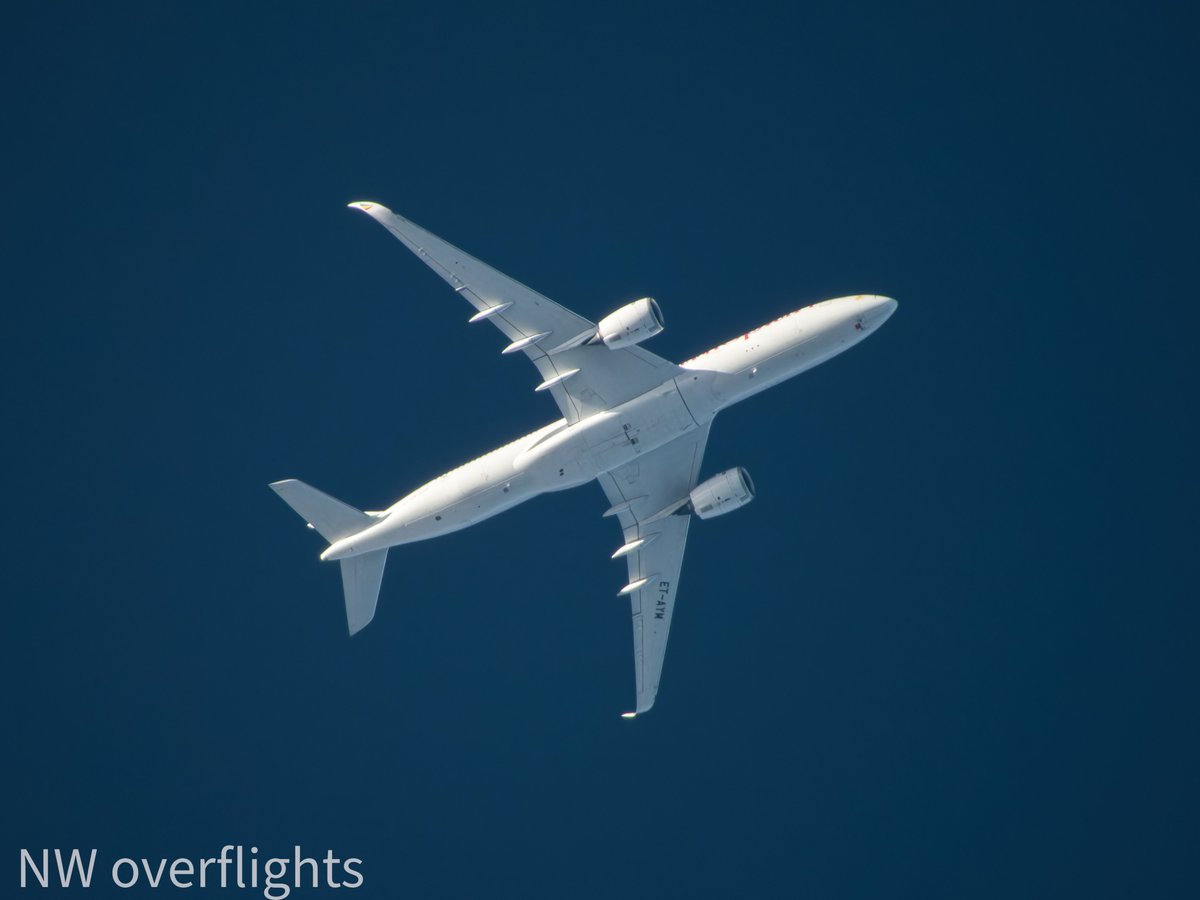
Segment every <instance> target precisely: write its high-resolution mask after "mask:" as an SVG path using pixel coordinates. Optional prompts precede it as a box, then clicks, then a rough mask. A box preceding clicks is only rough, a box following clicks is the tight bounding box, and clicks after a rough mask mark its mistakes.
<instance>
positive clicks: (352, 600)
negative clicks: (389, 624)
mask: <svg viewBox="0 0 1200 900" xmlns="http://www.w3.org/2000/svg"><path fill="white" fill-rule="evenodd" d="M341 562H342V590H344V591H345V592H346V624H347V625H349V626H350V633H351V634H355V633H357V632H359V631H362V630H363V629H364V628H366V627H367V626H368V625H369V624H371V620H372V619H373V618H375V604H376V603H377V602H378V601H379V586H380V584H382V583H383V566H384V563H386V562H387V547H384V548H383V549H382V550H372V551H371V552H370V553H364V554H363V555H362V556H352V557H350V558H349V559H343V560H342V561H341Z"/></svg>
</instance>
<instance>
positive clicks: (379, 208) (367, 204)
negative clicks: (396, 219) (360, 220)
mask: <svg viewBox="0 0 1200 900" xmlns="http://www.w3.org/2000/svg"><path fill="white" fill-rule="evenodd" d="M346 207H347V208H348V209H361V210H362V211H363V212H365V213H366V214H367V215H368V216H375V215H377V214H379V213H390V212H391V210H390V209H388V208H387V207H386V206H384V205H383V204H382V203H376V202H375V201H374V200H352V201H351V202H349V203H347V204H346Z"/></svg>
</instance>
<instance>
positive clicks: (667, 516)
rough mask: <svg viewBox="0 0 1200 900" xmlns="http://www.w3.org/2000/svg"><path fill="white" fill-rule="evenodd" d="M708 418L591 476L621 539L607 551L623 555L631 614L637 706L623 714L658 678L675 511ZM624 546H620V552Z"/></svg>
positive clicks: (672, 571) (674, 578) (642, 703)
mask: <svg viewBox="0 0 1200 900" xmlns="http://www.w3.org/2000/svg"><path fill="white" fill-rule="evenodd" d="M710 425H711V422H710V423H709V424H708V425H704V426H702V427H701V428H698V429H696V430H695V431H692V432H689V433H688V434H685V435H683V436H681V437H678V438H676V439H675V440H673V441H672V442H671V443H669V444H666V445H664V446H662V447H659V448H658V449H657V450H654V451H651V452H650V453H647V454H646V455H645V456H642V457H639V458H638V459H636V460H634V461H633V462H630V463H626V464H625V465H623V466H618V467H617V468H615V469H613V470H612V471H611V472H606V473H605V474H603V475H601V476H600V478H599V479H598V480H599V482H600V486H601V487H602V488H603V489H604V493H605V495H606V496H607V497H608V501H609V503H610V504H611V506H610V508H609V512H608V513H605V515H609V514H612V515H616V516H617V517H618V520H619V521H620V523H621V531H622V533H623V534H624V536H625V544H624V545H623V546H622V547H621V548H620V549H619V550H618V551H617V554H614V555H623V556H625V558H626V560H627V561H628V568H629V583H628V584H627V585H626V587H625V589H624V591H623V592H622V593H627V594H629V601H630V612H631V614H632V616H633V668H634V675H635V678H636V681H637V707H636V708H635V711H634V712H632V713H626V716H628V717H632V716H634V715H637V713H643V712H645V711H646V710H648V709H650V707H651V706H653V705H654V698H655V696H656V695H657V694H658V684H659V681H660V680H661V678H662V667H663V659H664V658H665V657H666V653H667V636H668V633H669V632H670V630H671V615H672V613H673V612H674V611H675V595H676V591H677V589H678V587H679V571H680V569H681V568H682V566H683V550H684V546H685V545H686V543H687V533H688V525H689V524H690V523H691V519H692V517H691V516H690V515H689V514H687V513H686V512H685V513H679V512H678V510H679V509H680V507H682V506H683V505H684V504H685V503H686V502H687V498H688V493H689V492H690V491H691V489H692V488H693V487H695V486H696V478H697V476H698V475H699V474H700V461H701V460H702V459H703V457H704V445H705V444H706V443H707V442H708V431H709V427H710ZM622 551H624V552H622Z"/></svg>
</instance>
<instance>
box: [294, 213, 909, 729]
mask: <svg viewBox="0 0 1200 900" xmlns="http://www.w3.org/2000/svg"><path fill="white" fill-rule="evenodd" d="M349 206H350V207H351V208H354V209H359V210H362V211H363V212H364V213H366V214H367V215H368V216H370V217H371V218H373V219H374V220H375V221H376V222H378V223H379V224H380V225H382V226H383V227H384V228H386V229H387V230H388V231H390V232H391V233H392V234H393V235H394V236H395V237H396V238H398V239H399V240H400V242H401V243H402V244H404V245H405V246H406V247H407V248H408V249H409V250H411V251H412V252H413V253H415V254H416V255H417V256H418V257H419V258H420V260H421V261H422V262H423V263H425V264H426V265H428V266H429V267H430V268H431V269H433V270H434V271H435V272H436V273H437V274H438V275H439V276H441V277H442V278H443V279H444V280H445V281H447V282H448V283H449V284H450V286H451V287H452V288H453V289H454V291H455V293H457V294H459V295H460V296H461V297H462V298H463V299H465V300H466V301H467V302H468V303H470V304H471V306H473V307H474V308H475V314H474V315H473V316H471V317H470V319H469V320H468V321H470V322H490V323H491V324H492V325H494V326H496V327H497V328H498V329H499V330H500V332H501V333H502V334H503V335H504V337H505V338H506V339H507V340H508V341H509V343H508V345H507V346H506V347H505V348H504V349H503V350H501V353H505V354H513V353H523V354H525V356H526V357H528V358H529V360H530V361H531V362H532V363H533V365H534V366H535V367H536V368H537V370H538V373H539V374H540V375H541V378H542V381H541V383H540V384H538V385H537V387H535V388H534V390H535V391H537V392H545V393H548V394H549V395H550V396H551V397H553V398H554V401H555V403H557V404H558V409H559V412H560V413H561V414H562V417H561V418H559V419H557V420H556V421H554V422H551V423H550V424H549V425H546V426H544V427H542V428H539V429H538V430H537V431H534V432H532V433H531V434H527V435H525V436H523V437H519V438H517V439H516V440H515V441H512V442H511V443H508V444H505V445H504V446H502V447H499V448H497V449H495V450H493V451H491V452H490V453H486V454H484V455H483V456H481V457H479V458H478V459H474V460H472V461H471V462H468V463H466V464H465V465H462V466H459V467H458V468H457V469H454V470H452V471H450V472H447V473H446V474H444V475H441V476H439V477H438V478H435V479H434V480H433V481H430V482H429V483H428V484H425V485H423V486H421V487H419V488H417V489H416V490H415V491H413V492H412V493H411V494H408V495H407V496H405V497H403V498H401V499H400V500H398V501H397V502H396V503H394V504H393V505H392V506H390V507H388V508H387V509H385V510H379V511H370V512H362V511H360V510H358V509H355V508H354V507H352V506H348V505H347V504H345V503H342V502H341V501H340V500H336V499H334V498H333V497H330V496H329V495H327V494H324V493H322V492H321V491H318V490H317V489H316V488H313V487H310V486H309V485H307V484H305V483H304V482H302V481H297V480H295V479H286V480H284V481H277V482H275V483H273V484H272V485H271V488H272V489H274V491H275V492H276V493H277V494H278V495H279V496H280V497H281V498H282V499H283V500H284V501H285V502H286V503H287V504H288V505H289V506H291V507H292V509H293V510H295V511H296V512H297V513H299V514H300V515H301V516H302V517H303V518H304V520H305V521H306V522H307V523H308V527H309V528H312V529H314V530H315V531H316V532H317V533H318V534H320V535H321V537H323V538H324V539H325V540H326V541H328V542H329V546H328V547H327V548H326V549H325V551H324V552H323V553H322V554H321V557H320V558H321V559H322V560H326V561H332V560H336V561H337V562H338V563H340V565H341V573H342V588H343V591H344V594H345V603H346V620H347V624H348V625H349V629H350V634H352V635H353V634H355V633H357V632H359V631H361V630H362V629H363V628H365V627H366V626H367V625H368V624H369V623H370V622H371V620H372V619H373V618H374V616H375V607H376V604H377V602H378V599H379V588H380V584H381V582H382V580H383V569H384V564H385V562H386V561H387V553H388V550H389V549H390V548H391V547H397V546H400V545H401V544H411V543H413V542H416V541H423V540H428V539H429V538H434V537H438V536H440V535H444V534H450V533H451V532H455V531H459V530H460V529H463V528H467V527H468V526H471V525H475V524H477V523H479V522H482V521H483V520H485V519H489V518H491V517H492V516H495V515H498V514H499V513H502V512H504V511H505V510H507V509H511V508H512V507H514V506H516V505H517V504H520V503H524V502H525V501H527V500H532V499H533V498H534V497H537V496H538V495H540V494H544V493H547V492H549V491H561V490H565V489H567V488H573V487H577V486H579V485H582V484H587V483H588V482H591V481H598V482H599V483H600V487H601V488H602V489H603V490H604V493H605V495H607V497H608V502H609V507H608V509H607V511H605V512H604V515H605V516H613V517H615V518H616V520H617V522H618V523H619V524H620V526H621V534H622V544H621V546H620V547H618V548H617V549H616V551H615V552H614V553H613V554H612V558H613V559H622V558H623V559H624V560H625V561H626V564H627V567H628V573H629V575H628V577H629V580H628V583H627V584H626V585H625V586H624V587H622V588H621V589H620V591H618V596H621V597H628V598H629V602H630V606H631V612H632V616H633V658H634V671H635V681H636V688H637V703H636V705H635V708H634V709H633V710H632V711H631V712H627V713H622V716H623V717H624V718H634V717H635V716H637V715H640V714H642V713H645V712H646V711H647V710H649V709H650V708H651V706H653V705H654V701H655V697H656V696H657V694H658V688H659V682H660V679H661V676H662V667H663V659H664V657H665V655H666V649H667V634H668V632H669V630H670V628H671V617H672V614H673V613H674V610H675V600H676V591H677V589H678V586H679V572H680V568H681V567H682V564H683V551H684V544H685V542H686V540H687V534H688V527H689V525H690V524H691V521H692V517H693V516H695V517H696V518H698V519H701V520H704V519H711V518H714V517H716V516H721V515H725V514H726V513H728V512H732V511H733V510H735V509H738V508H739V507H742V506H745V505H746V504H747V503H749V502H750V501H751V500H752V499H754V483H753V481H751V479H750V475H749V473H747V472H746V470H745V469H743V468H740V467H739V468H732V469H727V470H726V471H724V472H721V473H720V474H718V475H714V476H712V477H711V478H708V479H706V480H705V481H703V482H701V481H700V480H699V474H700V463H701V459H702V458H703V456H704V446H705V443H706V442H707V441H708V432H709V429H710V428H711V427H712V422H713V419H714V417H715V416H716V415H717V413H719V412H720V411H721V410H723V409H726V408H727V407H729V406H732V405H733V404H735V403H738V402H739V401H741V400H745V399H746V398H747V397H750V396H753V395H754V394H757V393H759V392H760V391H763V390H766V389H767V388H769V387H772V386H773V385H776V384H779V383H780V382H781V381H784V380H786V379H788V378H791V377H792V376H794V375H799V374H800V373H801V372H804V371H807V370H808V369H811V368H812V367H813V366H816V365H819V364H820V363H823V362H825V361H826V360H828V359H831V358H832V357H834V356H836V355H837V354H839V353H841V352H842V351H844V350H848V349H849V348H850V347H852V346H854V345H855V344H857V343H858V342H859V341H861V340H863V339H864V338H866V337H867V336H868V335H870V334H873V333H874V332H875V331H876V330H877V329H878V328H879V326H881V325H882V324H883V323H884V322H885V321H887V319H888V317H890V316H891V315H892V313H894V312H895V311H896V306H897V304H896V301H895V300H893V299H891V298H890V297H883V296H879V295H875V294H858V295H854V296H849V297H839V298H836V299H833V300H826V301H824V302H822V303H815V304H812V305H810V306H806V307H804V308H803V309H798V310H796V311H795V312H791V313H788V314H787V315H785V316H783V317H781V318H779V319H776V320H775V321H773V322H770V323H768V324H766V325H763V326H762V327H760V328H756V329H754V330H753V331H749V332H747V333H745V334H743V335H739V336H738V337H736V338H734V339H733V340H731V341H727V342H726V343H724V344H721V345H720V346H718V347H714V348H713V349H712V350H708V351H707V352H705V353H701V354H700V355H699V356H697V357H695V358H694V359H689V360H687V361H686V362H682V363H679V364H678V365H676V364H675V363H672V362H669V361H667V360H665V359H663V358H662V357H659V356H656V355H654V354H653V353H650V352H649V351H647V350H645V349H644V348H643V347H642V346H641V345H642V343H643V342H645V341H646V340H647V339H649V338H652V337H654V336H655V335H656V334H659V333H660V332H661V331H662V330H663V315H662V311H661V310H660V308H659V305H658V303H657V302H655V300H654V299H653V298H650V297H643V298H641V299H639V300H635V301H633V302H632V303H628V304H626V305H624V306H622V307H621V308H620V309H617V310H616V311H615V312H613V313H611V314H609V315H607V316H605V317H604V318H602V319H601V320H600V321H599V322H598V323H595V322H591V321H589V320H588V319H585V318H583V317H582V316H580V315H577V314H576V313H573V312H571V311H570V310H568V309H566V308H565V307H562V306H559V305H558V304H557V303H555V302H554V301H552V300H550V299H549V298H547V297H544V296H543V295H541V294H539V293H538V292H537V291H534V290H532V289H530V288H528V287H526V286H525V285H523V284H521V283H519V282H517V281H514V280H513V279H512V278H509V277H508V276H507V275H504V274H502V273H500V272H498V271H496V270H495V269H493V268H491V267H490V266H487V265H485V264H484V263H482V262H480V261H479V260H477V259H475V258H474V257H472V256H469V255H468V254H466V253H464V252H463V251H462V250H459V249H458V248H457V247H454V246H452V245H451V244H449V243H447V242H446V241H444V240H442V239H441V238H439V237H437V236H435V235H433V234H431V233H430V232H428V231H426V230H425V229H424V228H421V227H420V226H418V225H416V224H414V223H413V222H410V221H409V220H407V219H405V218H403V217H401V216H398V215H396V214H395V213H393V212H392V211H391V210H390V209H388V208H387V207H385V206H381V205H380V204H378V203H374V202H354V203H350V204H349Z"/></svg>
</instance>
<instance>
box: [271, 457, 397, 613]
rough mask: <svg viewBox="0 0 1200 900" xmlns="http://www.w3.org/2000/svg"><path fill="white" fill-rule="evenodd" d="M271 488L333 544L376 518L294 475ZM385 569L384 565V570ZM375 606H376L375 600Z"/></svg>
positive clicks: (277, 482) (360, 529)
mask: <svg viewBox="0 0 1200 900" xmlns="http://www.w3.org/2000/svg"><path fill="white" fill-rule="evenodd" d="M271 490H273V491H274V492H275V493H277V494H278V495H279V496H280V497H282V498H283V502H284V503H286V504H287V505H288V506H290V507H291V508H292V509H294V510H295V511H296V512H298V513H299V514H300V516H301V517H302V518H303V519H304V521H305V522H307V523H308V524H309V525H311V526H312V527H313V528H315V529H316V530H317V532H318V533H319V534H320V535H321V537H323V538H325V540H327V541H329V543H331V544H332V543H333V542H334V541H340V540H341V539H342V538H344V537H349V536H350V535H352V534H354V533H356V532H359V531H362V530H363V529H364V528H366V527H367V526H368V525H373V524H374V523H375V521H376V520H375V519H372V518H371V517H370V516H368V515H367V514H366V513H365V512H361V511H359V510H357V509H355V508H354V507H353V506H349V505H347V504H345V503H343V502H342V501H341V500H335V499H334V498H333V497H330V496H329V495H328V494H324V493H322V492H321V491H318V490H317V489H316V488H315V487H312V486H311V485H307V484H305V483H304V482H303V481H297V480H296V479H294V478H288V479H286V480H284V481H276V482H275V483H274V484H272V485H271ZM382 571H383V568H382V565H381V566H380V572H382ZM372 608H374V605H373V604H372Z"/></svg>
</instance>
